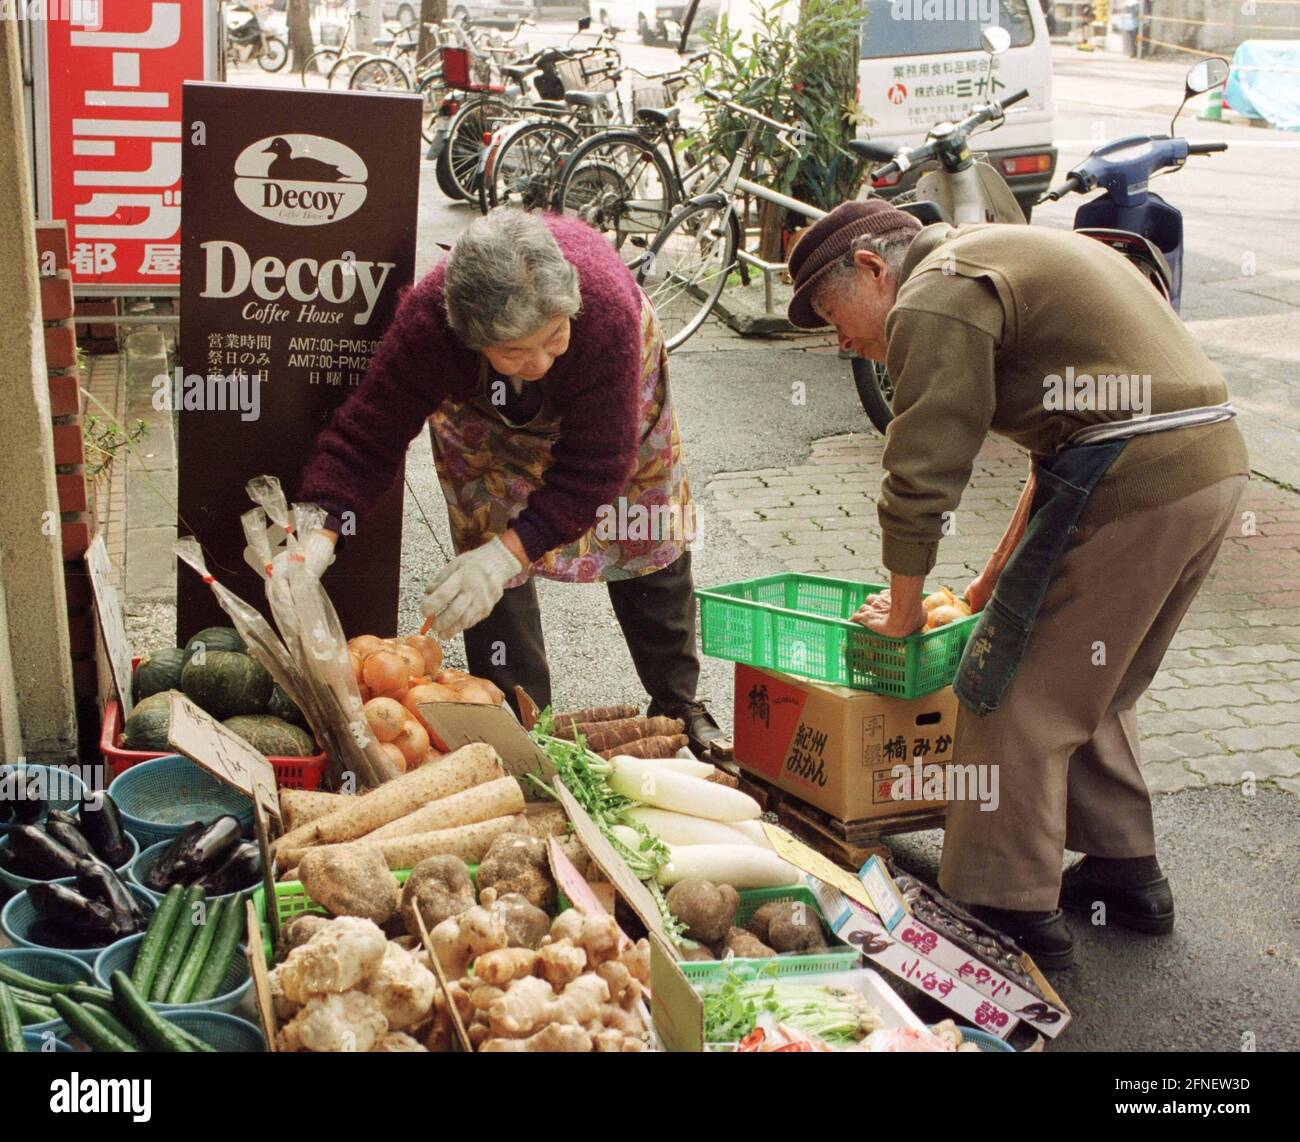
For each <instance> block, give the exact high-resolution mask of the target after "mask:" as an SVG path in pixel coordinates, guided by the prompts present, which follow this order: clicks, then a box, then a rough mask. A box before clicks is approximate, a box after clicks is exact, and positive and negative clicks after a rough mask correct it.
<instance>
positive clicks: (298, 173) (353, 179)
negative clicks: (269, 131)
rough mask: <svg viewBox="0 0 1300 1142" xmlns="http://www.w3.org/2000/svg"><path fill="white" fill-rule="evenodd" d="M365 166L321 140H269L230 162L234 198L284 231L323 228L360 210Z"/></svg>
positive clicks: (339, 147) (286, 137)
mask: <svg viewBox="0 0 1300 1142" xmlns="http://www.w3.org/2000/svg"><path fill="white" fill-rule="evenodd" d="M366 175H367V171H366V164H365V163H364V162H362V161H361V156H360V155H358V154H357V153H356V151H354V150H352V149H351V148H350V147H345V146H344V145H343V144H342V143H340V142H337V141H335V140H334V139H326V138H323V137H321V136H320V135H272V136H270V137H268V138H265V139H259V140H258V141H257V142H256V143H250V144H249V145H248V146H247V147H245V148H244V149H243V150H242V151H241V152H240V153H239V158H237V159H236V160H235V194H236V195H237V196H238V198H239V201H240V202H242V203H243V204H244V205H245V206H247V207H248V209H249V210H251V211H252V212H253V213H254V214H258V215H260V216H261V217H263V218H267V219H270V221H272V222H279V223H281V224H282V225H284V226H325V225H327V224H329V223H330V222H339V221H341V220H342V219H344V218H347V217H348V216H349V215H352V214H355V213H356V212H357V211H358V210H360V209H361V204H362V203H363V202H365V200H366Z"/></svg>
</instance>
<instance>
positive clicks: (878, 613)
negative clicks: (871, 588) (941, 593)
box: [853, 575, 925, 638]
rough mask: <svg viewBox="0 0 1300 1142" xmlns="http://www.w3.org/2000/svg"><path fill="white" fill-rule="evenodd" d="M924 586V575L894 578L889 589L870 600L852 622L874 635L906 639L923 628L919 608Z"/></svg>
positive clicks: (923, 609) (922, 614) (923, 616)
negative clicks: (873, 632) (859, 624)
mask: <svg viewBox="0 0 1300 1142" xmlns="http://www.w3.org/2000/svg"><path fill="white" fill-rule="evenodd" d="M924 586H925V576H924V575H895V576H893V578H892V579H891V586H890V588H889V589H888V590H885V591H881V592H880V594H878V595H872V596H871V597H869V598H868V599H867V601H866V602H865V603H863V604H862V606H861V607H860V608H858V612H857V614H855V615H854V616H853V621H854V622H855V623H861V624H862V625H863V626H864V627H866V628H867V629H868V630H873V631H875V632H876V633H877V634H883V635H888V636H889V637H890V638H906V637H907V636H908V635H909V634H912V633H913V632H914V631H918V630H920V629H921V628H922V627H923V626H925V608H924V607H923V606H921V590H922V588H923V587H924Z"/></svg>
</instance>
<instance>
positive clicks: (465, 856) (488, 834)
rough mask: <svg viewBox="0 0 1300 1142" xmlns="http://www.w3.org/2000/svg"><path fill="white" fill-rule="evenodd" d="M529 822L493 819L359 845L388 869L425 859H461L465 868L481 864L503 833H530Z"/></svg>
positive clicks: (518, 816) (519, 818)
mask: <svg viewBox="0 0 1300 1142" xmlns="http://www.w3.org/2000/svg"><path fill="white" fill-rule="evenodd" d="M528 831H529V829H528V820H527V818H526V817H525V816H524V815H523V814H522V813H518V814H516V815H514V816H510V817H493V818H492V819H491V820H488V821H477V822H475V823H474V824H472V825H457V826H456V827H455V828H452V829H435V830H432V831H430V832H427V833H412V834H411V835H410V836H408V837H388V838H387V839H386V840H382V841H368V840H365V839H362V840H360V841H357V842H355V843H356V844H360V845H365V846H366V847H368V848H377V849H378V850H379V851H380V852H381V853H383V854H384V860H385V861H387V862H388V867H389V868H414V867H415V866H416V865H417V864H419V862H420V861H422V860H424V858H425V857H431V856H444V855H445V856H458V857H460V859H461V860H463V861H464V862H465V863H466V864H478V862H479V861H481V860H482V859H483V857H484V856H485V855H486V853H487V851H488V849H489V848H490V847H491V846H492V842H493V841H495V840H496V839H497V837H499V836H501V835H502V834H503V833H528Z"/></svg>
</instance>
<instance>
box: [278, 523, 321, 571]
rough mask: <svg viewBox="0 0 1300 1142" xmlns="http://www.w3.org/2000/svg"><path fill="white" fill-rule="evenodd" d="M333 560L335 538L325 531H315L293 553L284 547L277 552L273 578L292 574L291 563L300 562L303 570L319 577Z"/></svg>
mask: <svg viewBox="0 0 1300 1142" xmlns="http://www.w3.org/2000/svg"><path fill="white" fill-rule="evenodd" d="M333 562H334V540H332V539H330V537H329V536H328V535H326V534H325V533H324V532H323V531H313V532H312V533H311V534H310V535H309V536H308V537H307V539H306V541H305V542H304V543H302V544H300V545H299V547H298V550H297V551H296V552H294V553H293V554H290V553H289V552H288V551H287V550H285V549H284V548H281V549H280V551H279V552H277V553H276V555H275V557H274V558H273V559H272V560H271V578H272V579H284V578H286V577H287V576H288V575H289V574H290V564H292V563H298V564H300V565H301V567H302V570H303V572H305V573H306V574H308V575H310V576H311V577H312V578H313V579H319V578H320V577H321V576H322V575H324V574H325V571H326V570H327V569H328V567H329V565H330V564H331V563H333Z"/></svg>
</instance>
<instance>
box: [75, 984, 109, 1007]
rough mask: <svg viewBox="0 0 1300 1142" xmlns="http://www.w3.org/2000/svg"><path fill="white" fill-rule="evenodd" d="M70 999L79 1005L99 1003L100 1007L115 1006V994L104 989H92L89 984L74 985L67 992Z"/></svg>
mask: <svg viewBox="0 0 1300 1142" xmlns="http://www.w3.org/2000/svg"><path fill="white" fill-rule="evenodd" d="M66 994H67V996H68V998H69V999H75V1000H76V1001H77V1002H78V1003H97V1004H99V1006H100V1007H111V1006H112V1004H113V993H112V992H111V991H107V990H105V989H104V988H102V987H91V986H90V984H88V983H74V984H73V985H72V986H71V987H70V988H68V990H67V993H66Z"/></svg>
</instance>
